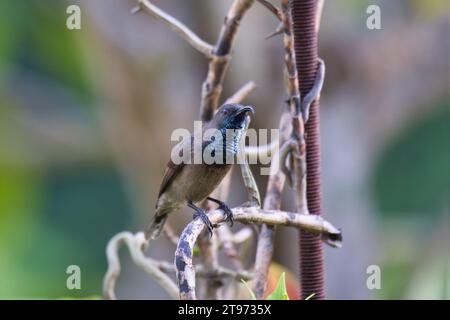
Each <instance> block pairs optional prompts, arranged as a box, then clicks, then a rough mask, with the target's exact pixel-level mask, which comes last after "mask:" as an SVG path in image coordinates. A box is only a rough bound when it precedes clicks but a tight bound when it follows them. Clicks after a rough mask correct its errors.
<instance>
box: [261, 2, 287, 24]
mask: <svg viewBox="0 0 450 320" xmlns="http://www.w3.org/2000/svg"><path fill="white" fill-rule="evenodd" d="M257 1H258V2H259V3H260V4H262V5H263V6H264V7H266V8H267V9H268V10H269V11H270V12H272V13H273V14H274V15H275V17H277V19H278V20H280V21H281V20H283V13H282V12H281V10H280V9H279V8H277V7H276V6H275V5H273V4H272V3H271V2H269V1H267V0H257Z"/></svg>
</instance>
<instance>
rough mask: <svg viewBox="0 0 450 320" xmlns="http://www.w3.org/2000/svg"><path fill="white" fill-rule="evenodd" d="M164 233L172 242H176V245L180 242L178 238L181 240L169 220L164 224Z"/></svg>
mask: <svg viewBox="0 0 450 320" xmlns="http://www.w3.org/2000/svg"><path fill="white" fill-rule="evenodd" d="M163 233H164V235H165V236H166V238H167V239H168V240H169V241H170V243H172V244H174V245H175V246H176V245H177V244H178V240H180V238H179V237H178V236H177V235H176V234H175V232H174V231H173V229H172V227H171V226H170V224H169V223H167V222H166V224H165V225H164V229H163Z"/></svg>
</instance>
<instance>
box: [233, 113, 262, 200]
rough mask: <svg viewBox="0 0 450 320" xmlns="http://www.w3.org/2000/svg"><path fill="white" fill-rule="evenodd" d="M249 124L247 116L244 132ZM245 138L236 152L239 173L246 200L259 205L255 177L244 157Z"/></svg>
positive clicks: (259, 197)
mask: <svg viewBox="0 0 450 320" xmlns="http://www.w3.org/2000/svg"><path fill="white" fill-rule="evenodd" d="M249 124H250V117H247V121H246V123H245V132H247V130H248V126H249ZM244 149H245V139H244V138H243V139H241V141H240V148H239V150H240V151H239V153H238V159H239V160H240V161H239V163H241V174H242V179H243V180H244V185H245V187H246V188H247V193H248V200H249V203H250V204H251V205H257V206H258V207H260V206H261V196H260V193H259V189H258V185H257V184H256V181H255V177H253V173H252V170H251V169H250V165H249V164H248V161H247V158H246V157H245V151H244Z"/></svg>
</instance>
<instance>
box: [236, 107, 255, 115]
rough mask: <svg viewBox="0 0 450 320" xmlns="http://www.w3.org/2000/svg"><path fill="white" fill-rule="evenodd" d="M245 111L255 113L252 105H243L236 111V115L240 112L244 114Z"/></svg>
mask: <svg viewBox="0 0 450 320" xmlns="http://www.w3.org/2000/svg"><path fill="white" fill-rule="evenodd" d="M247 112H251V113H252V114H255V110H254V109H253V107H250V106H245V107H242V108H241V109H239V110H238V111H236V116H238V115H240V114H245V113H247Z"/></svg>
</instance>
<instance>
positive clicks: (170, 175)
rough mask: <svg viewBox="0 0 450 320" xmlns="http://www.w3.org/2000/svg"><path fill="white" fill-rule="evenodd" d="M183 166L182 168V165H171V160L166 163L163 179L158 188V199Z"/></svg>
mask: <svg viewBox="0 0 450 320" xmlns="http://www.w3.org/2000/svg"><path fill="white" fill-rule="evenodd" d="M183 166H184V163H180V164H175V163H173V161H172V160H169V163H167V168H166V171H165V172H164V177H163V180H162V182H161V186H160V187H159V194H158V197H160V196H161V194H163V193H164V191H166V190H167V188H168V187H169V186H170V184H171V182H172V181H173V179H175V177H176V176H177V175H178V173H179V172H180V171H181V169H182V168H183Z"/></svg>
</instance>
